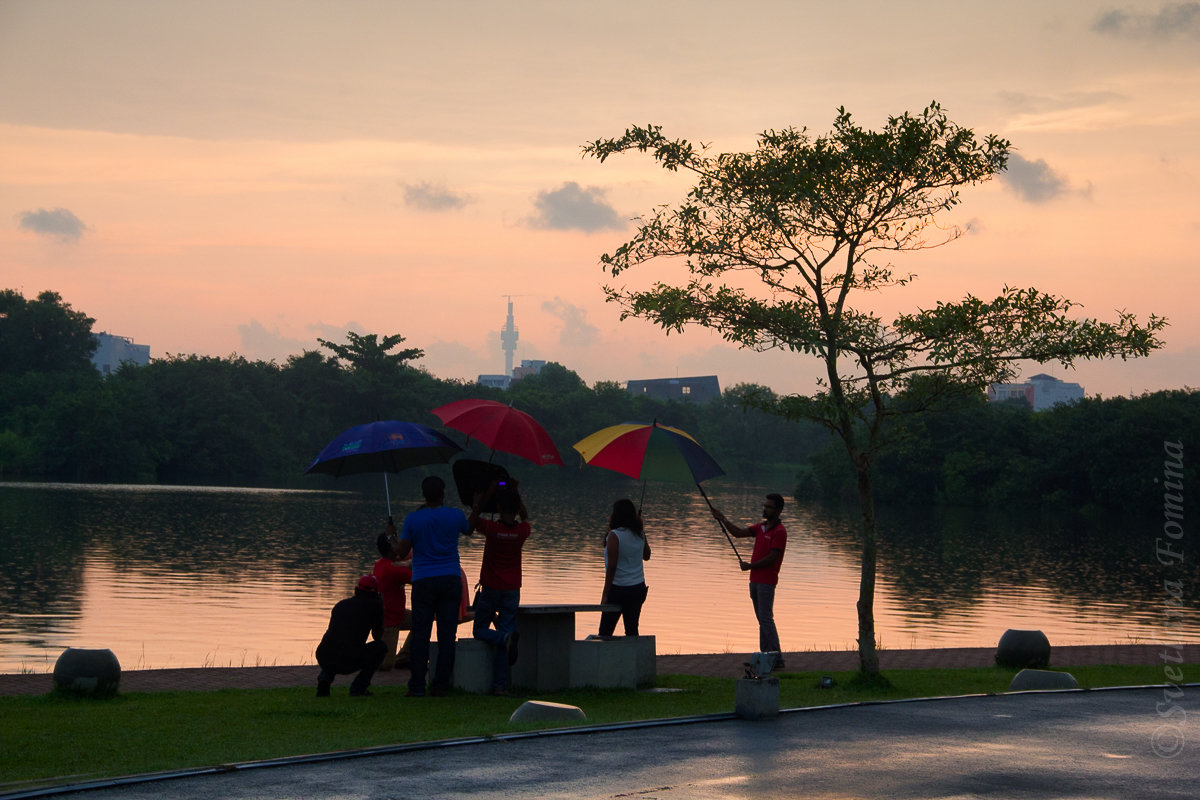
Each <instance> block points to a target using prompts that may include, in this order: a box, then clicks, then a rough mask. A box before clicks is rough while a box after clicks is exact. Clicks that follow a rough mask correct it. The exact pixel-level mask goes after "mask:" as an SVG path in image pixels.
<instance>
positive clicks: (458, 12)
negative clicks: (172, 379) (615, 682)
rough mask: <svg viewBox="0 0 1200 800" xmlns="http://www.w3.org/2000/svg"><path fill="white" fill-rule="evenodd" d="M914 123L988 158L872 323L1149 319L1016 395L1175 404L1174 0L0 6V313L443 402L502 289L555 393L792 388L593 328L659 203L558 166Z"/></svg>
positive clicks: (632, 175)
mask: <svg viewBox="0 0 1200 800" xmlns="http://www.w3.org/2000/svg"><path fill="white" fill-rule="evenodd" d="M931 100H936V101H938V102H940V103H941V104H942V106H943V107H944V108H945V109H946V111H947V112H948V114H949V116H950V118H951V119H952V120H954V121H955V122H957V123H959V124H961V125H965V126H967V127H971V128H973V129H975V131H976V132H977V133H979V134H981V135H983V134H988V133H995V134H999V135H1001V136H1004V137H1006V138H1008V139H1010V140H1011V141H1012V142H1013V146H1014V148H1015V157H1014V159H1013V161H1012V163H1011V169H1010V172H1009V173H1008V174H1007V175H1006V176H1004V177H1003V178H1001V179H998V180H996V181H993V182H991V183H989V184H987V185H984V186H980V187H974V188H968V189H966V190H965V191H964V194H963V203H962V205H961V206H960V207H959V208H958V209H957V210H956V211H955V212H954V214H952V215H951V216H948V217H947V218H946V219H945V222H946V223H954V224H958V225H962V226H966V225H968V224H969V225H970V228H971V232H970V233H969V234H968V235H966V236H964V237H963V238H962V239H960V240H959V241H957V242H955V243H953V244H951V245H949V246H947V247H944V248H941V249H937V250H933V251H926V252H923V253H920V254H917V255H914V256H911V257H909V258H906V259H905V260H904V261H903V262H901V263H902V264H903V266H904V267H905V269H907V270H911V271H914V272H916V273H917V274H918V275H919V280H918V281H917V282H916V283H915V284H913V285H911V286H909V287H905V288H902V289H897V290H892V291H890V292H889V293H886V294H884V295H881V296H880V297H879V298H878V300H877V302H878V305H877V306H876V307H877V308H878V310H879V311H880V312H881V313H884V314H885V316H886V315H888V314H890V313H891V312H894V311H896V310H911V309H913V308H915V307H917V306H921V305H927V304H931V303H933V302H935V301H936V300H937V299H957V298H960V297H961V296H962V295H963V294H964V293H966V292H971V293H972V294H975V295H977V296H981V297H990V296H992V295H994V294H995V293H997V292H998V291H999V290H1000V289H1001V288H1002V287H1003V286H1004V285H1005V284H1010V285H1017V286H1036V287H1038V288H1040V289H1043V290H1046V291H1049V292H1053V293H1056V294H1060V295H1064V296H1066V297H1068V298H1070V299H1072V300H1075V301H1077V302H1079V303H1081V304H1082V306H1083V307H1082V309H1081V310H1080V312H1079V313H1080V314H1081V315H1086V316H1094V317H1098V318H1101V319H1106V320H1115V319H1116V315H1117V310H1118V309H1123V310H1127V311H1130V312H1133V313H1135V314H1137V315H1138V316H1139V317H1140V318H1141V319H1145V318H1146V317H1147V316H1148V315H1149V314H1151V313H1155V314H1159V315H1162V316H1166V317H1168V318H1169V319H1170V321H1171V327H1170V328H1168V329H1167V331H1166V334H1165V339H1166V342H1167V346H1166V348H1165V349H1164V350H1163V351H1161V352H1159V353H1157V354H1155V355H1154V356H1152V357H1151V358H1149V359H1146V360H1144V361H1138V362H1129V363H1123V362H1120V361H1117V362H1115V363H1113V362H1104V363H1083V364H1081V365H1079V367H1078V368H1077V369H1076V370H1074V371H1073V372H1067V371H1064V370H1063V369H1062V368H1060V367H1058V366H1057V365H1048V366H1047V367H1042V368H1038V367H1036V366H1035V367H1034V368H1033V369H1028V370H1026V372H1025V375H1026V376H1028V375H1030V374H1034V373H1035V372H1039V371H1046V372H1050V373H1051V374H1053V375H1055V376H1057V377H1061V378H1064V379H1066V380H1069V381H1077V382H1079V383H1081V384H1082V385H1083V386H1084V388H1085V390H1086V391H1087V392H1088V394H1100V395H1103V396H1112V395H1120V394H1129V393H1131V392H1132V393H1135V394H1138V393H1141V392H1143V391H1153V390H1158V389H1165V388H1179V387H1183V386H1191V387H1200V315H1198V314H1197V313H1196V305H1197V303H1196V294H1197V289H1198V288H1200V278H1198V277H1197V275H1198V270H1197V267H1198V266H1200V257H1198V256H1197V251H1198V245H1200V204H1198V199H1200V155H1198V154H1197V147H1198V145H1197V142H1200V130H1198V128H1200V3H1198V2H1186V3H1163V2H1137V1H1135V0H1115V2H1112V3H1108V2H1092V1H1090V0H1089V1H1086V2H1085V1H1082V0H1055V2H1045V0H1038V1H1037V2H1026V1H1024V0H1018V1H1017V2H1009V3H999V4H998V3H983V2H962V0H956V1H955V2H950V1H946V2H847V3H841V4H835V3H828V2H822V3H816V2H805V1H802V0H797V1H794V2H784V1H782V0H781V1H779V2H767V1H765V0H737V2H733V1H732V0H731V1H730V2H717V1H716V0H710V1H707V2H706V1H704V0H692V1H691V2H683V1H682V0H679V1H677V2H655V1H654V0H639V2H626V1H625V0H612V1H611V2H606V3H602V4H598V3H585V2H565V1H563V2H531V1H528V0H515V1H514V2H453V1H450V2H441V3H430V2H419V3H418V2H401V1H400V0H390V1H389V2H369V1H368V2H343V3H332V2H303V1H301V0H270V1H267V0H234V1H229V2H226V1H225V0H207V2H203V3H199V2H196V3H187V2H162V0H92V1H90V2H89V1H86V0H76V1H75V2H67V1H65V0H0V288H13V289H18V290H20V291H22V292H23V293H24V294H25V296H26V297H30V298H32V297H33V296H35V295H36V294H37V293H39V292H41V291H42V290H45V289H51V290H54V291H57V292H59V293H60V294H61V295H62V296H63V298H64V299H65V300H66V301H67V302H69V303H70V304H71V305H72V306H73V307H75V308H76V309H79V310H81V311H84V312H86V313H87V314H88V315H89V316H92V317H94V318H95V319H96V323H95V326H94V329H95V330H97V331H108V332H110V333H115V334H119V335H122V336H127V337H130V338H132V339H134V340H135V341H136V342H138V343H140V344H147V345H149V346H150V348H151V354H152V356H153V357H162V356H165V355H167V354H189V353H199V354H206V355H218V356H227V355H230V354H232V353H240V354H242V355H244V356H246V357H248V358H251V359H275V360H277V361H280V362H282V361H283V360H285V359H286V357H287V356H288V355H289V354H293V353H299V352H301V351H302V350H305V349H316V348H317V344H316V338H317V337H318V336H319V337H322V338H327V339H328V338H332V339H335V340H341V339H344V336H345V332H346V331H347V330H353V331H356V332H359V333H378V334H392V333H399V334H401V335H403V336H405V337H407V340H408V341H407V342H406V344H405V346H410V347H418V348H421V349H423V350H424V351H425V353H426V356H425V358H424V359H423V360H421V361H420V362H418V363H419V365H420V366H423V367H424V368H426V369H427V370H429V371H430V372H431V373H433V374H434V375H437V376H439V377H443V378H472V379H473V378H474V377H475V376H476V375H477V374H479V373H497V372H502V371H503V367H504V356H503V353H502V351H501V350H500V343H499V329H500V328H501V326H502V325H503V323H504V317H505V312H506V299H505V298H506V296H512V299H513V303H514V306H515V312H516V321H517V325H518V327H519V329H520V343H519V346H518V350H517V355H516V357H517V359H518V360H520V359H546V360H550V361H557V362H559V363H562V364H563V365H565V366H567V367H568V368H570V369H573V370H575V371H576V372H578V373H579V375H580V376H581V377H582V378H583V379H584V380H585V381H587V382H588V383H589V384H592V383H594V382H596V381H598V380H618V381H625V380H628V379H635V378H654V377H670V376H691V375H707V374H716V375H718V376H719V377H720V380H721V385H722V387H729V386H732V385H734V384H736V383H739V382H747V381H750V382H756V383H762V384H766V385H768V386H771V387H772V388H774V389H776V390H777V391H780V392H805V393H806V392H810V391H812V390H813V388H814V378H815V376H816V375H817V374H819V371H818V369H817V364H816V362H815V360H814V359H812V358H808V357H803V356H795V355H790V354H785V353H768V354H749V353H744V352H740V351H737V350H735V349H733V348H731V347H730V346H728V345H725V344H724V343H722V342H721V341H720V339H719V338H717V337H715V336H714V335H712V334H710V333H707V332H704V331H695V332H689V333H686V334H684V335H674V336H671V337H666V336H664V335H663V334H662V333H661V332H660V331H658V329H657V328H655V327H653V326H651V325H650V324H648V323H645V322H642V321H627V322H619V321H618V317H619V311H618V309H617V308H616V307H615V306H613V305H611V304H606V303H605V302H604V298H603V294H602V291H601V285H602V283H603V282H604V280H605V277H606V276H605V273H604V272H603V270H602V269H601V268H600V266H599V258H600V256H601V255H602V254H603V253H605V252H611V251H612V250H614V249H615V248H616V247H617V246H619V245H620V244H621V243H622V242H624V241H625V240H627V239H628V238H629V237H630V236H631V235H632V233H633V227H632V223H631V221H630V220H631V219H632V218H633V217H635V216H636V215H638V214H641V213H645V212H648V211H649V210H651V209H652V208H653V207H654V206H656V205H659V204H663V203H673V202H676V201H677V200H679V199H680V198H681V197H682V195H683V193H684V192H685V191H686V188H687V185H688V184H686V183H685V182H684V180H683V179H682V178H681V177H679V176H675V177H672V176H670V175H669V174H667V173H665V172H663V171H662V170H661V169H660V168H658V167H656V166H655V165H654V164H653V162H652V161H651V159H649V158H648V157H646V156H639V155H636V154H631V155H625V156H621V157H617V158H614V159H610V160H609V161H608V162H606V163H604V164H600V163H599V162H596V161H594V160H585V159H583V158H582V157H581V153H580V151H581V147H582V145H584V144H585V143H586V142H588V141H590V140H594V139H597V138H601V137H609V136H617V135H619V134H620V133H621V132H622V131H624V130H625V128H626V127H628V126H629V125H631V124H647V123H654V124H660V125H662V126H663V129H664V133H666V134H667V135H668V136H671V137H683V138H688V139H691V140H692V141H697V142H705V143H708V144H711V147H712V151H713V152H725V151H734V150H746V149H750V148H752V147H753V145H754V141H755V135H756V134H757V133H759V132H761V131H763V130H765V129H769V128H774V129H778V128H783V127H787V126H795V127H803V126H807V127H808V128H809V129H810V131H812V132H814V133H824V132H825V131H827V130H829V128H830V127H831V125H832V122H833V119H834V116H835V114H836V111H837V109H838V107H839V106H844V107H845V108H846V109H847V110H848V111H849V112H850V113H851V114H852V115H853V116H854V117H855V119H856V120H857V121H858V122H859V123H860V124H862V125H864V126H867V127H871V128H878V127H880V126H882V125H883V124H884V123H885V121H886V119H887V116H888V115H894V114H900V113H903V112H905V111H913V112H916V111H919V110H920V109H922V108H923V107H925V106H926V105H928V103H929V102H930V101H931ZM655 277H658V276H657V275H656V274H655V271H654V270H653V269H651V268H642V269H641V270H637V271H635V272H633V273H629V274H628V280H629V281H631V282H633V283H636V284H639V285H640V284H644V283H647V282H649V281H650V280H652V279H653V278H655ZM889 319H890V317H889Z"/></svg>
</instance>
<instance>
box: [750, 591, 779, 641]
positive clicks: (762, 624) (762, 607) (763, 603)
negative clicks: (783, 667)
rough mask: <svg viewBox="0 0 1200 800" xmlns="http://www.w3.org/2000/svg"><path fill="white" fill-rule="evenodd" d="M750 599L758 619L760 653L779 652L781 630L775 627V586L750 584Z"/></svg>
mask: <svg viewBox="0 0 1200 800" xmlns="http://www.w3.org/2000/svg"><path fill="white" fill-rule="evenodd" d="M750 598H751V600H753V602H754V616H755V617H756V618H757V619H758V648H759V651H760V652H763V653H770V652H773V651H774V652H779V630H778V629H777V628H776V627H775V585H774V584H771V583H754V582H751V583H750Z"/></svg>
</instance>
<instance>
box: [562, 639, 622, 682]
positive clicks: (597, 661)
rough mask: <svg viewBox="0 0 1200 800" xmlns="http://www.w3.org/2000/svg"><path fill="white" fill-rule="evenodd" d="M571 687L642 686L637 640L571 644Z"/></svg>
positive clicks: (584, 640) (586, 641)
mask: <svg viewBox="0 0 1200 800" xmlns="http://www.w3.org/2000/svg"><path fill="white" fill-rule="evenodd" d="M570 670H571V673H570V676H571V678H570V685H571V686H572V687H580V686H596V687H598V688H601V689H612V688H618V687H623V688H626V689H633V688H636V687H637V684H638V640H637V637H625V636H622V637H619V638H614V639H580V640H577V641H574V642H571V664H570Z"/></svg>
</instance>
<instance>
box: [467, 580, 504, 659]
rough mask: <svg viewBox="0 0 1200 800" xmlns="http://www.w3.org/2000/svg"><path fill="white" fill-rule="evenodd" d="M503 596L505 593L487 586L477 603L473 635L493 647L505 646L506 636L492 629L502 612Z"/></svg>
mask: <svg viewBox="0 0 1200 800" xmlns="http://www.w3.org/2000/svg"><path fill="white" fill-rule="evenodd" d="M501 594H503V592H501V591H499V590H497V589H489V588H487V587H486V586H485V587H483V588H482V589H480V590H479V599H478V600H477V601H476V602H475V620H474V623H473V626H472V630H471V633H472V635H473V636H474V637H475V638H476V639H479V640H480V641H484V642H487V643H488V644H490V645H492V646H493V647H496V646H498V645H502V644H504V634H503V633H501V632H500V631H498V630H495V629H493V628H492V621H493V620H495V619H496V617H497V614H498V613H499V611H500V595H501Z"/></svg>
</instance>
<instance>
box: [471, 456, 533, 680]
mask: <svg viewBox="0 0 1200 800" xmlns="http://www.w3.org/2000/svg"><path fill="white" fill-rule="evenodd" d="M491 507H495V508H497V509H498V510H499V519H484V518H483V517H482V509H483V508H491ZM468 523H469V524H470V526H471V531H472V532H475V531H478V532H480V533H482V534H483V537H484V545H483V563H482V566H481V567H480V570H479V584H480V590H479V595H478V596H477V598H476V600H475V627H474V636H475V638H476V639H479V640H480V641H483V642H487V643H488V644H489V645H491V646H492V694H505V693H507V691H508V679H509V667H510V666H511V665H512V664H514V663H516V660H517V608H518V607H519V606H520V604H521V548H522V547H523V546H524V544H525V540H526V539H528V538H529V534H530V533H531V532H532V529H531V527H530V525H529V512H528V511H527V510H526V509H525V503H524V502H523V501H522V500H521V494H520V492H519V491H518V490H517V482H516V481H514V480H512V479H511V478H510V479H505V480H496V481H493V482H492V484H491V486H489V487H488V488H487V490H486V491H483V492H477V493H476V494H475V498H474V502H473V503H472V506H471V515H470V517H469V518H468ZM493 625H494V626H495V627H492V626H493Z"/></svg>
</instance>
